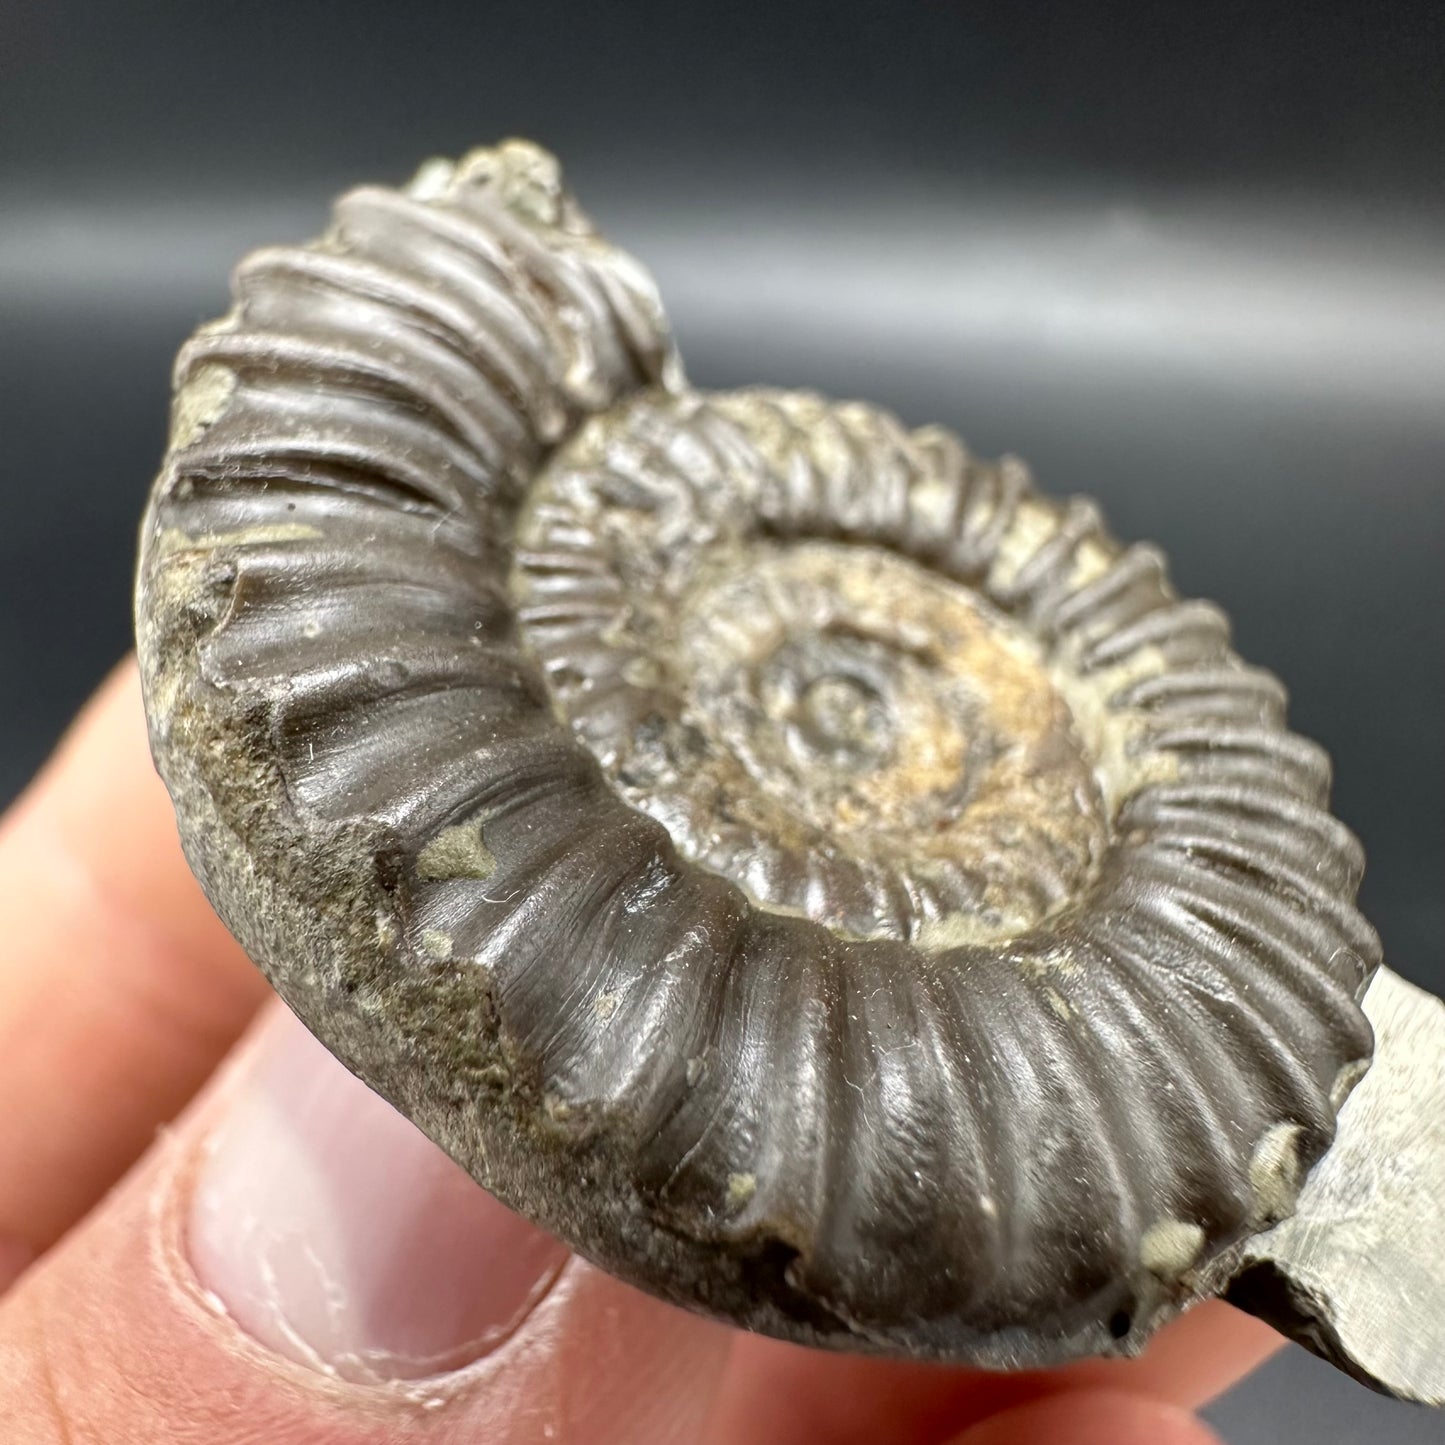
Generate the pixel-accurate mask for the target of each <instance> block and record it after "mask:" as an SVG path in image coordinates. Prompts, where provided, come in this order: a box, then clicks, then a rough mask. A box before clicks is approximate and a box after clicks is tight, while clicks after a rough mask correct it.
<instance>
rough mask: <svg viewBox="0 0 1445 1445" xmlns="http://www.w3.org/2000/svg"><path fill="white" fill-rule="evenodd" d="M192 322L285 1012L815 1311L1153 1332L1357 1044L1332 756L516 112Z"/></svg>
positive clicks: (457, 1147) (1320, 1122)
mask: <svg viewBox="0 0 1445 1445" xmlns="http://www.w3.org/2000/svg"><path fill="white" fill-rule="evenodd" d="M235 296H236V306H235V309H234V310H233V312H232V313H231V314H230V315H229V316H228V317H227V318H225V319H224V320H223V321H221V322H219V323H216V324H215V325H212V326H210V327H207V328H204V329H203V330H202V331H201V332H200V333H199V334H198V335H197V336H196V337H195V338H194V339H193V340H192V341H191V342H190V343H189V344H188V345H187V347H186V348H185V349H184V351H183V352H182V354H181V357H180V359H179V362H178V366H177V372H176V386H177V394H176V404H175V412H174V422H173V434H172V439H171V445H170V450H169V453H168V456H167V460H166V464H165V468H164V470H163V472H162V474H161V476H160V478H159V480H158V482H157V484H156V487H155V490H154V493H153V496H152V500H151V504H150V508H149V511H148V514H147V519H146V523H145V527H144V531H143V545H142V558H141V566H140V579H139V588H138V604H137V616H138V637H139V646H140V654H141V660H142V665H143V672H144V677H145V684H146V696H147V706H148V712H149V717H150V724H151V730H152V740H153V746H154V749H155V752H156V757H157V760H158V763H159V766H160V768H161V771H162V774H163V776H164V777H165V779H166V781H167V784H168V785H169V787H170V789H171V791H172V794H173V796H174V798H175V801H176V804H177V810H178V814H179V817H180V821H181V825H182V833H183V837H184V840H185V843H186V847H187V851H188V856H189V857H190V859H191V861H192V864H193V866H194V868H195V869H196V872H197V874H198V876H199V877H200V878H201V880H202V882H203V884H204V885H205V887H206V888H207V891H208V892H209V894H210V896H211V898H212V899H213V901H214V902H215V903H216V905H217V907H218V909H219V910H220V912H221V914H222V916H223V918H225V920H226V922H227V923H228V925H229V926H230V927H231V928H232V930H233V931H234V932H235V933H236V934H237V936H238V937H239V938H240V939H241V941H242V942H243V944H244V945H245V946H246V948H247V949H248V950H249V951H250V952H251V954H252V956H253V957H254V958H256V960H257V961H258V963H260V964H261V966H262V967H263V968H264V969H265V970H266V972H267V974H268V976H269V977H270V978H271V979H272V980H273V982H274V983H275V984H276V987H277V988H278V989H279V990H280V992H281V993H282V994H283V996H284V997H285V998H286V999H287V1000H288V1002H290V1004H291V1005H292V1006H293V1007H294V1008H295V1009H296V1011H297V1012H298V1013H299V1014H300V1015H301V1016H302V1018H303V1019H305V1021H306V1022H307V1023H308V1024H309V1026H310V1027H311V1028H312V1029H313V1030H314V1031H315V1032H316V1033H317V1034H318V1035H319V1036H320V1037H321V1038H322V1039H323V1040H324V1041H325V1042H326V1043H327V1044H328V1046H329V1047H331V1048H332V1049H333V1051H335V1052H336V1053H337V1054H338V1055H339V1056H340V1057H341V1058H342V1059H343V1060H345V1061H346V1063H347V1064H348V1065H349V1066H350V1067H352V1068H353V1069H354V1070H355V1071H356V1072H358V1073H359V1074H360V1075H362V1077H364V1078H365V1079H366V1080H367V1081H368V1082H370V1083H371V1084H372V1085H373V1086H374V1087H375V1088H377V1089H378V1090H379V1091H380V1092H382V1093H383V1094H385V1095H386V1096H387V1097H388V1098H390V1099H391V1100H392V1101H393V1102H395V1103H396V1104H397V1105H398V1106H399V1107H400V1108H401V1109H402V1110H403V1111H405V1112H406V1113H407V1114H408V1115H409V1116H410V1117H411V1118H413V1119H414V1120H415V1121H416V1122H417V1123H418V1124H419V1125H420V1126H421V1127H422V1128H423V1129H425V1130H426V1131H427V1132H428V1133H429V1134H430V1135H431V1136H432V1137H433V1138H434V1139H436V1140H437V1141H438V1142H439V1143H440V1144H441V1145H442V1146H443V1147H444V1148H446V1149H447V1150H448V1151H449V1152H450V1153H451V1154H452V1155H453V1156H454V1157H455V1158H456V1159H457V1160H458V1161H460V1162H461V1163H462V1164H463V1165H464V1166H465V1167H466V1168H467V1169H468V1170H469V1171H470V1172H471V1173H472V1174H473V1175H474V1176H475V1177H476V1178H477V1179H478V1180H480V1181H481V1182H482V1183H483V1184H485V1185H486V1186H487V1187H488V1188H489V1189H491V1190H492V1191H493V1192H494V1193H496V1194H497V1195H498V1196H499V1197H500V1198H502V1199H503V1200H504V1201H506V1202H507V1203H509V1204H511V1205H512V1206H514V1207H515V1208H517V1209H519V1210H521V1211H522V1212H524V1213H526V1214H528V1215H529V1216H531V1217H533V1218H535V1219H537V1220H539V1221H540V1222H541V1223H543V1224H544V1225H545V1226H547V1227H548V1228H550V1229H552V1230H554V1231H555V1232H557V1233H558V1234H560V1235H561V1236H563V1237H564V1238H565V1239H567V1240H568V1241H569V1242H570V1243H571V1244H573V1245H574V1246H575V1247H576V1248H577V1249H579V1250H580V1251H581V1252H583V1253H584V1254H586V1255H588V1256H589V1257H591V1258H592V1259H594V1260H596V1261H598V1262H600V1263H601V1264H602V1265H604V1266H605V1267H606V1268H608V1269H610V1270H612V1271H614V1272H615V1273H617V1274H619V1275H622V1276H624V1277H625V1278H628V1279H630V1280H632V1281H634V1282H636V1283H638V1284H640V1285H642V1286H644V1287H646V1288H648V1289H651V1290H653V1291H655V1292H657V1293H659V1294H662V1295H664V1296H666V1297H668V1298H670V1299H673V1300H676V1301H679V1302H681V1303H683V1304H686V1305H690V1306H692V1307H695V1308H699V1309H702V1310H705V1311H708V1312H710V1313H713V1314H716V1315H719V1316H722V1317H725V1318H728V1319H731V1320H733V1321H735V1322H737V1323H740V1324H743V1325H746V1326H749V1327H752V1328H755V1329H759V1330H763V1331H766V1332H769V1333H772V1334H776V1335H780V1336H784V1337H789V1338H794V1339H800V1340H804V1341H808V1342H812V1343H817V1344H823V1345H828V1346H834V1347H842V1348H853V1349H866V1350H877V1351H886V1352H893V1353H903V1354H910V1355H915V1356H926V1357H938V1358H948V1359H957V1360H969V1361H973V1362H977V1363H983V1364H988V1365H994V1366H1018V1365H1031V1364H1039V1363H1047V1362H1051V1361H1055V1360H1059V1359H1063V1358H1067V1357H1071V1356H1077V1355H1085V1354H1096V1353H1117V1352H1121V1351H1122V1352H1128V1351H1132V1350H1134V1349H1136V1348H1137V1347H1138V1346H1139V1344H1140V1343H1141V1342H1142V1340H1143V1339H1144V1337H1145V1336H1146V1335H1147V1334H1148V1333H1149V1331H1150V1330H1151V1329H1152V1327H1153V1326H1154V1325H1155V1324H1156V1323H1158V1322H1159V1321H1160V1320H1162V1319H1164V1318H1166V1317H1167V1316H1168V1315H1170V1314H1171V1313H1173V1312H1175V1311H1177V1309H1179V1308H1180V1307H1181V1306H1182V1305H1183V1304H1185V1303H1187V1302H1188V1301H1189V1300H1191V1299H1192V1298H1194V1297H1195V1296H1197V1295H1198V1294H1199V1293H1200V1292H1201V1291H1203V1290H1205V1289H1208V1288H1211V1287H1213V1285H1214V1284H1217V1283H1218V1282H1219V1280H1220V1279H1221V1278H1223V1276H1224V1274H1226V1273H1227V1270H1228V1266H1229V1262H1230V1260H1231V1259H1232V1258H1234V1257H1235V1256H1236V1255H1237V1253H1238V1251H1239V1249H1240V1248H1241V1246H1242V1244H1243V1243H1244V1242H1245V1241H1246V1240H1248V1239H1249V1238H1250V1237H1251V1236H1252V1235H1253V1234H1255V1233H1257V1232H1258V1231H1260V1230H1261V1229H1263V1228H1264V1227H1266V1226H1267V1225H1269V1224H1271V1223H1272V1222H1274V1221H1275V1220H1277V1219H1278V1218H1280V1217H1281V1216H1283V1215H1285V1214H1287V1213H1288V1212H1289V1211H1290V1210H1291V1209H1292V1207H1293V1200H1294V1194H1295V1192H1296V1191H1297V1189H1298V1186H1299V1184H1300V1182H1301V1180H1302V1179H1303V1176H1304V1173H1305V1172H1306V1171H1307V1170H1308V1169H1309V1167H1310V1166H1311V1165H1312V1164H1313V1163H1314V1161H1315V1160H1316V1159H1318V1158H1319V1156H1320V1155H1321V1154H1322V1152H1323V1151H1324V1150H1325V1149H1326V1148H1327V1147H1328V1145H1329V1143H1330V1140H1331V1138H1332V1135H1333V1129H1334V1120H1335V1114H1336V1111H1337V1110H1338V1108H1339V1106H1340V1104H1341V1103H1342V1102H1343V1098H1344V1096H1345V1094H1346V1093H1347V1092H1348V1089H1349V1087H1350V1086H1351V1083H1352V1082H1353V1081H1354V1080H1355V1079H1357V1078H1358V1077H1359V1075H1360V1073H1361V1072H1362V1069H1363V1066H1364V1063H1365V1062H1367V1061H1368V1058H1369V1056H1370V1052H1371V1039H1370V1033H1369V1029H1368V1026H1367V1024H1366V1022H1365V1020H1364V1018H1363V1016H1362V1014H1361V1012H1360V1010H1359V1008H1358V1003H1357V1001H1358V999H1359V998H1360V996H1361V994H1362V992H1363V989H1364V986H1365V985H1366V983H1367V982H1368V980H1369V978H1370V976H1371V974H1372V972H1373V970H1374V969H1375V967H1376V966H1377V964H1378V947H1377V943H1376V940H1375V937H1374V935H1373V933H1372V932H1371V930H1370V928H1369V926H1368V925H1367V924H1366V923H1365V922H1364V921H1363V920H1362V919H1361V917H1360V916H1359V914H1358V913H1357V912H1356V911H1355V908H1354V906H1353V900H1354V895H1355V890H1356V888H1357V885H1358V882H1359V878H1360V874H1361V869H1362V866H1363V864H1362V857H1361V853H1360V849H1359V847H1358V845H1357V844H1356V842H1355V841H1354V839H1353V838H1352V837H1351V836H1350V835H1349V834H1348V832H1347V831H1346V830H1345V829H1344V828H1343V827H1342V826H1341V825H1340V824H1339V823H1338V822H1336V821H1335V820H1334V819H1333V818H1332V817H1331V816H1330V815H1329V813H1328V812H1327V811H1326V808H1327V795H1328V787H1329V768H1328V762H1327V759H1326V758H1325V756H1324V755H1323V753H1322V752H1321V751H1320V750H1319V749H1318V748H1317V747H1315V746H1314V745H1312V744H1310V743H1308V742H1305V741H1303V740H1302V739H1300V738H1298V737H1296V736H1294V735H1293V734H1291V733H1289V732H1288V731H1286V729H1285V726H1284V696H1283V693H1282V691H1281V689H1280V687H1279V685H1278V684H1277V683H1276V682H1275V681H1274V680H1273V678H1271V677H1270V676H1268V675H1267V674H1265V673H1262V672H1259V671H1256V670H1254V669H1251V668H1248V667H1246V666H1244V665H1243V664H1242V663H1241V662H1240V661H1239V660H1238V658H1236V657H1235V655H1234V654H1233V653H1232V652H1231V650H1230V648H1229V642H1228V634H1227V624H1226V621H1225V619H1224V617H1223V616H1222V614H1221V613H1220V612H1219V611H1218V610H1217V609H1215V608H1214V607H1212V606H1210V605H1208V604H1205V603H1198V602H1181V601H1179V600H1177V599H1176V597H1175V596H1174V594H1173V592H1172V591H1171V589H1170V586H1169V584H1168V581H1167V579H1166V577H1165V573H1164V567H1163V562H1162V559H1161V557H1160V555H1159V554H1158V552H1156V551H1155V550H1153V549H1152V548H1149V547H1140V546H1133V547H1122V546H1120V545H1119V544H1118V543H1116V542H1115V541H1114V540H1113V539H1112V538H1111V537H1109V536H1108V535H1107V533H1105V532H1104V531H1103V529H1102V527H1101V524H1100V521H1099V518H1098V515H1097V513H1096V511H1095V509H1094V508H1093V507H1092V506H1091V505H1090V504H1089V503H1087V502H1082V501H1069V502H1056V501H1052V500H1050V499H1048V498H1046V497H1043V496H1041V495H1039V494H1037V493H1036V492H1035V491H1034V490H1033V488H1032V485H1031V482H1030V479H1029V477H1028V474H1027V473H1026V471H1025V469H1024V468H1023V467H1022V465H1021V464H1020V463H1018V462H1017V461H1014V460H1012V459H1006V460H1004V461H1001V462H998V463H989V462H985V461H980V460H978V459H976V458H973V457H971V456H969V455H968V454H967V453H966V452H965V450H964V449H963V447H962V446H961V445H960V443H959V442H958V441H957V440H956V439H954V438H953V437H951V436H949V435H948V434H947V433H945V432H942V431H939V430H935V429H929V430H923V431H915V432H910V431H908V430H906V429H905V428H903V427H902V426H901V425H900V424H899V423H898V422H896V421H895V420H894V419H893V418H891V417H889V416H888V415H886V414H884V413H883V412H880V411H877V410H875V409H873V408H871V407H867V406H862V405H833V404H830V403H828V402H826V401H824V400H821V399H819V398H817V397H813V396H806V395H795V394H784V393H776V392H768V391H745V392H741V393H737V394H732V395H721V396H706V395H702V394H699V393H698V392H696V391H694V390H692V389H690V388H689V387H688V386H687V385H686V384H685V382H684V381H683V379H682V374H681V371H680V368H679V366H678V364H677V361H676V357H675V354H674V352H673V349H672V346H671V343H670V340H669V336H668V331H667V327H666V322H665V319H664V317H663V313H662V310H661V307H660V305H659V303H658V301H657V299H656V297H655V295H654V293H653V290H652V286H651V283H650V281H649V280H648V278H647V277H646V275H645V274H644V273H643V272H642V271H641V270H640V269H639V268H638V267H637V266H636V265H635V263H633V262H632V261H631V260H629V259H628V258H627V257H626V256H624V255H623V254H621V253H620V252H618V251H617V250H615V249H613V248H612V247H611V246H609V245H607V244H606V243H605V242H604V241H602V240H601V239H600V238H599V237H598V236H597V234H596V233H595V232H594V231H593V230H592V228H591V226H590V225H589V223H588V222H587V220H586V218H585V217H584V216H583V215H582V214H581V213H580V211H579V210H578V209H577V207H576V205H575V204H574V202H573V201H572V200H571V198H570V197H569V196H568V195H567V194H566V192H565V191H564V190H563V188H562V186H561V183H560V179H559V176H558V173H557V169H556V166H555V163H554V162H553V161H552V160H551V158H550V157H548V156H547V155H545V154H544V153H543V152H540V151H538V150H536V149H535V148H533V147H530V146H527V145H524V144H521V143H515V142H513V143H508V144H506V145H504V146H502V147H499V148H498V149H495V150H490V151H481V152H477V153H475V154H473V155H472V156H469V157H468V158H467V159H466V160H464V161H463V162H461V163H459V164H458V165H456V166H450V165H433V166H430V167H428V168H426V169H425V170H423V172H422V173H421V174H420V175H419V176H418V178H417V180H416V181H414V182H413V183H412V185H411V186H410V187H409V188H407V189H406V190H403V191H399V192H398V191H389V190H382V189H364V190H359V191H356V192H354V193H352V194H350V195H348V196H346V197H344V198H343V199H342V200H341V201H340V202H339V203H338V205H337V208H336V213H335V220H334V223H333V226H332V228H331V230H330V231H329V232H328V233H327V235H326V236H325V237H324V238H323V239H321V240H320V241H318V242H316V243H314V244H312V245H310V246H306V247H302V248H291V249H282V250H275V251H267V252H262V253H259V254H257V255H254V256H252V257H251V258H249V259H248V260H247V261H246V262H245V263H244V264H243V265H242V267H241V268H240V270H239V272H238V273H237V277H236V282H235Z"/></svg>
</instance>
